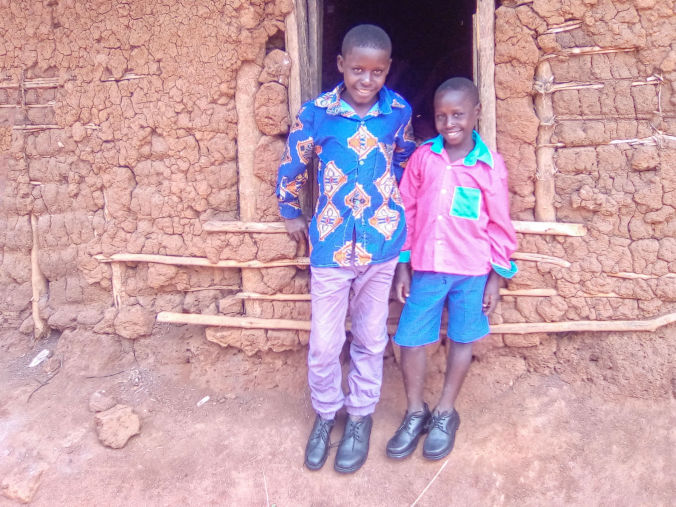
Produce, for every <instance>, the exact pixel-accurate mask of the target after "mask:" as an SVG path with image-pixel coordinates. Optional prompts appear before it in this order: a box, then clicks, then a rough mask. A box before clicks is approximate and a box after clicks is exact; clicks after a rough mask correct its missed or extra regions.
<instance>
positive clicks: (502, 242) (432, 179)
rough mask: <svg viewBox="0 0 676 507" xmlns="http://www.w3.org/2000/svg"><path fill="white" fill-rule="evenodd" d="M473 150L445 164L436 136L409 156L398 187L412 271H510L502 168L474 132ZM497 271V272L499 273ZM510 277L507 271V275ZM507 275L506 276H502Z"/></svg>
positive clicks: (512, 240)
mask: <svg viewBox="0 0 676 507" xmlns="http://www.w3.org/2000/svg"><path fill="white" fill-rule="evenodd" d="M474 140H475V147H474V149H473V150H472V151H471V152H470V153H469V154H468V155H467V156H466V157H465V158H464V159H462V160H456V161H454V162H451V161H450V160H449V158H448V154H447V153H446V150H445V149H444V148H443V138H442V137H441V136H439V137H437V138H435V139H433V140H432V141H428V142H427V143H425V144H423V145H421V146H420V147H419V148H418V149H417V150H416V151H415V152H414V153H413V155H412V156H411V158H410V159H409V161H408V165H407V166H406V170H405V171H404V176H403V178H402V180H401V184H400V186H399V188H400V191H401V197H402V200H403V202H404V207H405V209H406V226H407V229H408V236H407V238H406V243H405V244H404V248H403V250H410V251H411V266H412V268H413V269H414V270H416V271H434V272H439V273H451V274H457V275H484V274H486V273H488V272H489V271H490V270H491V267H495V268H496V271H498V273H500V274H501V275H503V276H505V275H504V274H503V272H504V270H510V267H511V268H512V271H513V272H515V271H516V267H515V265H514V264H513V263H511V261H510V256H511V255H512V253H513V252H514V251H515V250H516V233H515V231H514V226H513V225H512V222H511V220H510V218H509V194H508V191H507V169H506V168H505V163H504V161H503V160H502V157H501V156H500V155H499V154H497V153H493V152H491V151H490V150H489V149H488V147H487V146H486V145H485V144H484V142H483V141H482V140H481V138H480V137H479V135H478V134H477V133H476V132H475V133H474ZM500 268H502V269H500ZM512 274H513V273H512ZM506 276H508V277H509V275H506Z"/></svg>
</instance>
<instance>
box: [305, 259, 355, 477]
mask: <svg viewBox="0 0 676 507" xmlns="http://www.w3.org/2000/svg"><path fill="white" fill-rule="evenodd" d="M354 276H355V273H354V272H353V271H352V270H351V269H345V268H311V277H312V279H311V293H312V325H311V330H310V343H309V351H308V383H309V385H310V397H311V399H312V407H313V408H314V409H315V411H316V412H317V417H316V419H315V423H314V426H313V428H312V432H311V433H310V437H309V438H308V442H307V445H306V447H305V465H306V466H307V467H308V468H309V469H310V470H318V469H320V468H321V467H322V466H323V465H324V462H325V461H326V458H327V456H328V454H329V440H330V434H331V429H332V428H333V422H334V421H333V419H334V416H335V414H336V411H337V410H338V409H340V408H341V407H342V406H343V401H344V395H343V390H342V387H341V382H342V376H343V375H342V370H341V367H340V351H341V350H342V348H343V343H344V342H345V315H346V313H347V307H348V299H349V294H350V285H351V284H352V279H353V278H354Z"/></svg>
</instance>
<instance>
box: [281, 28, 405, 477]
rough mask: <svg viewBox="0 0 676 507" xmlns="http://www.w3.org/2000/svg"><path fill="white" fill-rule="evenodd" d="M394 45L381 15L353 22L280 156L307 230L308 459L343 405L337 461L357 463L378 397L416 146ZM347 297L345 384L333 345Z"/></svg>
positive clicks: (325, 443)
mask: <svg viewBox="0 0 676 507" xmlns="http://www.w3.org/2000/svg"><path fill="white" fill-rule="evenodd" d="M391 51H392V45H391V41H390V38H389V37H388V35H387V34H386V33H385V32H384V31H383V30H382V29H381V28H379V27H377V26H374V25H358V26H356V27H354V28H352V29H351V30H350V31H348V33H347V34H346V35H345V38H344V39H343V44H342V49H341V54H340V55H338V59H337V64H338V70H339V71H340V72H341V73H342V74H343V79H344V81H343V83H341V84H339V85H338V86H337V87H336V88H335V89H334V90H332V91H330V92H327V93H324V94H322V95H320V96H319V97H317V98H316V99H315V100H313V101H310V102H307V103H306V104H304V105H303V106H302V108H301V110H300V112H299V113H298V117H297V119H296V121H295V122H294V124H293V126H292V128H291V130H290V132H289V138H288V141H287V147H286V150H285V152H284V155H283V157H282V161H281V165H280V167H279V173H278V178H277V196H278V199H279V209H280V213H281V215H282V217H283V218H284V219H285V224H286V228H287V232H288V233H289V235H290V236H291V237H292V238H293V239H294V240H296V241H299V242H300V241H304V240H307V238H308V236H309V240H310V264H311V289H310V292H311V295H312V327H311V331H310V343H309V352H308V382H309V385H310V393H311V399H312V406H313V408H314V410H315V412H316V413H317V416H316V419H315V423H314V426H313V428H312V432H311V434H310V437H309V439H308V443H307V446H306V449H305V465H306V466H307V467H308V468H309V469H311V470H318V469H319V468H321V467H322V466H323V465H324V462H325V461H326V458H327V456H328V452H329V437H330V433H331V429H332V427H333V424H334V417H335V414H336V412H337V411H338V410H339V409H340V408H342V407H343V406H345V407H346V409H347V413H348V419H347V422H346V424H345V432H344V435H343V438H342V440H341V442H340V445H339V446H338V450H337V453H336V459H335V465H334V468H335V469H336V470H337V471H339V472H344V473H349V472H354V471H356V470H358V469H359V468H360V467H361V466H362V465H363V464H364V462H365V461H366V457H367V455H368V449H369V437H370V433H371V426H372V419H371V414H372V413H373V411H374V409H375V406H376V403H377V402H378V400H379V398H380V386H381V382H382V369H383V352H384V350H385V346H386V345H387V341H388V335H387V327H386V325H387V314H388V299H389V292H390V287H391V284H392V277H393V274H394V269H395V267H396V265H397V259H398V256H399V252H400V250H401V247H402V245H403V244H404V239H405V236H406V229H405V220H404V209H403V207H402V204H401V199H400V196H399V191H398V188H397V183H398V181H399V179H400V178H401V175H402V172H403V169H404V164H405V161H406V160H407V159H408V157H409V155H410V154H411V153H412V152H413V150H414V149H415V142H414V140H413V136H412V129H411V108H410V106H409V105H408V104H407V102H406V101H405V100H404V99H403V98H402V97H401V96H400V95H398V94H397V93H395V92H393V91H391V90H389V89H388V88H387V87H385V86H384V85H385V78H386V77H387V73H388V71H389V69H390V63H391V58H390V56H391ZM313 153H314V154H315V155H316V156H317V157H318V159H319V167H318V170H317V183H318V187H319V199H318V202H317V206H316V208H315V214H314V216H313V217H312V220H311V222H310V225H309V229H308V225H307V222H306V219H305V217H303V215H302V212H301V209H300V204H299V200H298V195H299V191H300V189H301V187H302V186H303V184H304V183H305V182H306V181H307V165H308V163H309V162H310V160H311V157H312V154H313ZM350 295H351V297H350ZM348 308H349V311H350V318H351V322H352V329H351V331H352V343H351V345H350V369H349V373H348V375H347V384H348V388H349V393H347V395H345V394H344V393H343V390H342V387H341V382H342V371H341V365H340V352H341V350H342V347H343V343H344V342H345V318H346V315H347V311H348Z"/></svg>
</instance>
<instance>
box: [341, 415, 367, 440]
mask: <svg viewBox="0 0 676 507" xmlns="http://www.w3.org/2000/svg"><path fill="white" fill-rule="evenodd" d="M362 424H364V419H362V420H360V421H356V422H354V421H348V423H347V428H346V429H345V437H343V438H344V439H345V440H347V439H348V438H354V439H355V440H356V441H357V442H360V441H361V435H360V434H359V428H360V427H361V425H362Z"/></svg>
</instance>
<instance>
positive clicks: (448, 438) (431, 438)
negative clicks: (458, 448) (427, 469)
mask: <svg viewBox="0 0 676 507" xmlns="http://www.w3.org/2000/svg"><path fill="white" fill-rule="evenodd" d="M458 426H460V416H459V415H458V412H457V411H456V410H453V411H452V412H442V413H441V414H440V413H438V412H435V413H433V414H432V417H430V422H429V425H428V431H429V433H428V434H427V437H426V438H425V442H424V443H423V457H424V458H427V459H431V460H437V459H441V458H443V457H444V456H447V455H448V453H449V452H451V449H453V444H454V442H455V432H456V431H457V430H458Z"/></svg>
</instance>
